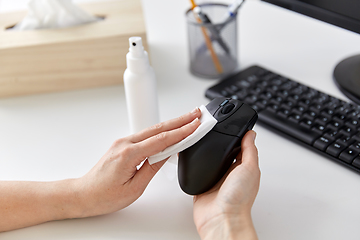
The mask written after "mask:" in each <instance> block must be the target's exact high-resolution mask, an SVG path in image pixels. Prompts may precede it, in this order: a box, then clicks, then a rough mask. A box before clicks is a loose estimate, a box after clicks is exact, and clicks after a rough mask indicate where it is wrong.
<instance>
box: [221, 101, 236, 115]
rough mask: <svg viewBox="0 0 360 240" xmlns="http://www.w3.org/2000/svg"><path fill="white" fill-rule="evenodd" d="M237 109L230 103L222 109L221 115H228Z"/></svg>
mask: <svg viewBox="0 0 360 240" xmlns="http://www.w3.org/2000/svg"><path fill="white" fill-rule="evenodd" d="M234 107H235V105H234V104H232V103H229V104H226V105H225V106H224V107H223V109H221V113H222V114H228V113H229V112H231V110H233V109H234Z"/></svg>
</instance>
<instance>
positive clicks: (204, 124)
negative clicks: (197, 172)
mask: <svg viewBox="0 0 360 240" xmlns="http://www.w3.org/2000/svg"><path fill="white" fill-rule="evenodd" d="M200 111H201V117H200V126H199V127H198V128H197V129H196V130H195V131H194V132H193V133H192V134H191V135H190V136H188V137H187V138H185V139H184V140H182V141H181V142H178V143H176V144H174V145H172V146H170V147H167V148H166V149H165V150H164V151H162V152H159V153H157V154H155V155H153V156H151V157H149V159H148V161H149V163H150V164H154V163H157V162H160V161H161V160H164V159H166V158H168V157H170V156H172V155H174V154H177V153H178V152H181V151H183V150H185V149H186V148H188V147H191V146H192V145H194V144H195V143H196V142H198V141H199V140H200V139H201V138H203V137H204V136H205V135H206V134H207V133H208V132H209V131H210V130H211V129H212V128H213V127H214V126H215V125H216V123H217V120H216V119H215V118H214V117H213V116H212V115H211V113H209V111H208V110H207V109H206V107H205V106H204V105H202V106H201V107H200ZM175 156H176V155H175Z"/></svg>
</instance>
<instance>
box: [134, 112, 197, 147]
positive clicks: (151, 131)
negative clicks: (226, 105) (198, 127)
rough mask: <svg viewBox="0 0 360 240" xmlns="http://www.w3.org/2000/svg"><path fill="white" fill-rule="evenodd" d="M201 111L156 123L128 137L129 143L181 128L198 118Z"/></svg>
mask: <svg viewBox="0 0 360 240" xmlns="http://www.w3.org/2000/svg"><path fill="white" fill-rule="evenodd" d="M200 116H201V111H200V109H199V108H195V109H194V110H193V111H191V112H189V113H186V114H184V115H182V116H180V117H178V118H175V119H171V120H169V121H166V122H162V123H158V124H156V125H154V126H152V127H149V128H147V129H144V130H142V131H140V132H138V133H135V134H133V135H132V136H130V141H131V142H133V143H138V142H141V141H144V140H145V139H147V138H149V137H152V136H155V135H157V134H159V133H162V132H166V131H171V130H174V129H177V128H180V127H181V126H184V125H186V124H188V123H190V122H192V121H193V120H194V119H195V118H200Z"/></svg>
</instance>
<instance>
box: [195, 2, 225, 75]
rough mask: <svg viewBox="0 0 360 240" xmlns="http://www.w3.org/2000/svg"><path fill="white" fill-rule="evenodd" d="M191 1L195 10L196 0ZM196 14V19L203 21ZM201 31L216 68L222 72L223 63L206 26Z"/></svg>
mask: <svg viewBox="0 0 360 240" xmlns="http://www.w3.org/2000/svg"><path fill="white" fill-rule="evenodd" d="M190 3H191V10H193V9H194V8H195V7H197V5H196V3H195V1H194V0H190ZM194 16H195V19H196V21H197V22H198V23H202V21H201V19H200V18H199V17H198V16H196V13H194ZM201 32H202V34H203V35H204V39H205V44H206V46H207V48H208V49H209V51H210V55H211V58H212V60H213V62H214V66H215V68H216V70H217V71H218V73H222V72H223V68H222V66H221V63H220V61H219V58H218V57H217V56H216V53H215V51H214V48H213V46H212V44H211V40H210V38H209V36H208V35H207V32H206V28H205V27H204V26H202V27H201Z"/></svg>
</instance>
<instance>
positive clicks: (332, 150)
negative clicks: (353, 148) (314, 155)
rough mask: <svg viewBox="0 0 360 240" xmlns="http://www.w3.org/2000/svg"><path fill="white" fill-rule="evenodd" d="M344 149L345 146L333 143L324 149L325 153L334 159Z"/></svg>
mask: <svg viewBox="0 0 360 240" xmlns="http://www.w3.org/2000/svg"><path fill="white" fill-rule="evenodd" d="M345 148H346V145H344V144H339V143H333V144H331V145H330V146H329V147H328V148H327V149H326V152H327V153H328V154H330V155H332V156H334V157H337V156H339V154H340V153H341V152H342V150H344V149H345Z"/></svg>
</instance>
